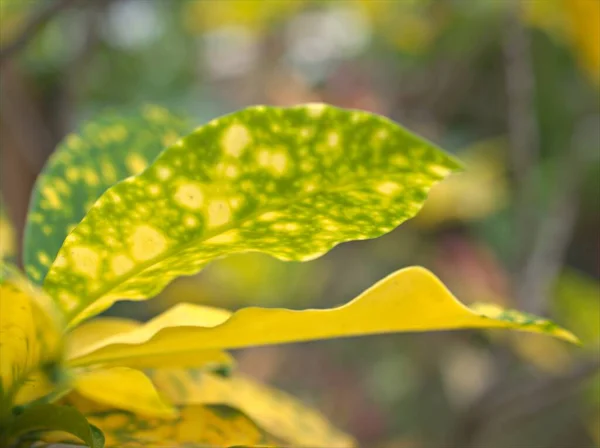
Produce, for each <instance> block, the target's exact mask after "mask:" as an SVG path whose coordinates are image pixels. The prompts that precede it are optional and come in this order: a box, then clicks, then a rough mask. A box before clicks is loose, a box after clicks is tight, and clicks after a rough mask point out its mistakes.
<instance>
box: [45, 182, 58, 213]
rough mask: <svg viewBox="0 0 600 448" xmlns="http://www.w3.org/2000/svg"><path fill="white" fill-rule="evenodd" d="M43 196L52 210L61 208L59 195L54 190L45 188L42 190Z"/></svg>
mask: <svg viewBox="0 0 600 448" xmlns="http://www.w3.org/2000/svg"><path fill="white" fill-rule="evenodd" d="M42 195H43V196H44V198H46V200H47V201H48V205H50V207H52V208H59V207H60V204H61V201H60V198H59V197H58V193H56V191H55V190H54V188H52V187H49V186H45V187H43V188H42Z"/></svg>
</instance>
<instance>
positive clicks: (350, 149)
mask: <svg viewBox="0 0 600 448" xmlns="http://www.w3.org/2000/svg"><path fill="white" fill-rule="evenodd" d="M458 167H459V164H458V163H457V162H456V161H455V160H453V159H452V158H451V157H450V156H448V155H447V154H445V153H444V152H443V151H441V150H439V149H438V148H436V147H435V146H434V145H432V144H430V143H429V142H427V141H425V140H423V139H422V138H419V137H417V136H415V135H413V134H411V133H410V132H408V131H406V130H405V129H403V128H401V127H400V126H398V125H397V124H395V123H393V122H391V121H389V120H387V119H385V118H383V117H380V116H377V115H373V114H370V113H367V112H362V111H348V110H342V109H337V108H334V107H331V106H327V105H324V104H310V105H304V106H297V107H292V108H275V107H265V106H258V107H251V108H248V109H245V110H242V111H239V112H236V113H234V114H231V115H227V116H224V117H221V118H218V119H216V120H213V121H212V122H210V123H208V124H207V125H205V126H202V127H200V128H198V129H197V130H196V131H194V132H193V133H192V134H190V135H188V136H187V137H185V138H183V139H182V140H179V141H178V142H177V143H176V144H174V145H173V146H171V147H169V148H167V149H166V150H165V151H163V152H162V153H161V155H160V156H159V157H158V158H157V159H156V160H155V161H154V163H152V164H151V165H150V166H149V167H148V169H146V170H145V171H144V172H143V173H141V174H139V175H137V176H135V177H131V178H129V179H126V180H125V181H123V182H121V183H119V184H117V185H115V186H114V187H112V188H110V189H109V190H108V191H107V192H106V193H105V194H103V195H102V196H101V197H100V199H99V200H98V201H97V202H96V204H95V205H94V206H93V207H92V208H91V209H90V211H89V213H88V214H87V215H86V217H85V218H84V219H83V221H82V222H81V223H80V224H79V225H78V226H77V227H76V228H75V229H74V230H73V232H72V233H71V234H69V236H68V237H67V238H66V240H65V243H64V245H63V247H62V248H61V250H60V251H59V254H58V256H57V258H56V260H55V261H54V263H53V265H52V267H51V268H50V270H49V272H48V275H47V277H46V280H45V283H44V287H45V289H46V290H47V291H48V292H49V293H50V294H51V295H52V296H53V297H55V298H56V299H57V301H58V302H59V303H60V305H61V307H62V309H63V310H64V312H65V314H66V315H67V316H68V317H69V320H70V325H71V326H73V325H75V324H77V323H78V322H80V321H82V320H83V319H85V318H87V317H89V316H91V315H94V314H97V313H98V312H100V311H102V310H104V309H106V308H107V307H109V306H110V305H111V304H112V303H113V302H115V301H116V300H119V299H140V300H141V299H145V298H148V297H151V296H154V295H156V294H157V293H158V292H159V291H160V290H161V289H163V288H164V287H165V286H166V285H167V284H168V283H169V282H170V281H171V280H172V279H174V278H175V277H178V276H181V275H191V274H195V273H197V272H198V271H199V270H201V269H202V268H203V267H204V266H205V265H206V264H207V263H208V262H210V261H211V260H214V259H215V258H218V257H222V256H225V255H228V254H232V253H236V252H237V253H239V252H248V251H260V252H264V253H267V254H270V255H273V256H275V257H277V258H279V259H282V260H299V261H305V260H311V259H314V258H316V257H318V256H320V255H323V254H324V253H326V252H327V251H328V250H330V249H331V248H332V247H333V246H335V245H336V244H339V243H341V242H345V241H350V240H361V239H367V238H375V237H378V236H380V235H382V234H384V233H386V232H389V231H391V230H392V229H394V228H395V227H396V226H398V225H399V224H400V223H402V222H403V221H405V220H406V219H409V218H411V217H413V216H414V215H415V214H416V213H417V211H418V210H419V209H420V208H421V206H422V205H423V202H424V201H425V199H426V197H427V193H428V191H429V189H430V188H431V187H432V185H434V184H435V183H436V182H438V181H440V180H441V179H443V178H444V177H446V176H447V175H448V174H450V173H451V172H452V171H453V170H456V169H458Z"/></svg>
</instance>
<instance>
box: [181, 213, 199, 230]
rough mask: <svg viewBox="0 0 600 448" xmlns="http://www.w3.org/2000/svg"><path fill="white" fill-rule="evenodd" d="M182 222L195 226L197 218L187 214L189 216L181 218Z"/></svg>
mask: <svg viewBox="0 0 600 448" xmlns="http://www.w3.org/2000/svg"><path fill="white" fill-rule="evenodd" d="M183 223H184V224H185V226H186V227H197V226H198V219H196V217H195V216H192V215H189V216H186V217H185V219H184V220H183Z"/></svg>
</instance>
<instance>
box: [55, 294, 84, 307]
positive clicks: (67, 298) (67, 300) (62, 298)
mask: <svg viewBox="0 0 600 448" xmlns="http://www.w3.org/2000/svg"><path fill="white" fill-rule="evenodd" d="M58 303H59V304H60V306H61V308H62V309H63V310H65V311H71V310H74V309H75V308H77V305H79V300H77V298H76V297H74V296H72V295H71V294H69V293H68V292H64V291H63V292H61V293H60V294H59V295H58Z"/></svg>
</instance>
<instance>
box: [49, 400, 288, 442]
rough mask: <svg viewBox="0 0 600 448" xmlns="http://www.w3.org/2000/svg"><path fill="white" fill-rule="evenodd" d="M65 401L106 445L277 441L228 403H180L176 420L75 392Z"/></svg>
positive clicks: (56, 439)
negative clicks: (146, 414)
mask: <svg viewBox="0 0 600 448" xmlns="http://www.w3.org/2000/svg"><path fill="white" fill-rule="evenodd" d="M66 401H67V402H69V403H70V404H72V405H74V406H76V407H77V408H78V409H81V410H82V411H83V412H84V413H85V415H86V417H87V418H88V420H89V421H90V423H92V424H94V425H95V426H97V427H98V428H100V429H101V430H102V431H103V432H104V435H105V437H106V447H107V448H129V447H143V448H164V447H166V446H168V447H173V448H178V447H186V448H192V447H198V446H206V447H217V446H218V447H228V446H233V445H249V446H264V445H267V446H274V443H275V442H276V440H274V439H273V438H272V437H270V436H269V435H268V434H266V433H265V432H264V431H263V430H262V429H260V428H259V427H258V426H257V425H256V423H255V422H253V421H252V420H251V419H250V418H248V417H247V416H246V415H244V414H242V413H241V412H240V411H238V410H235V409H233V408H231V407H229V406H220V405H219V406H211V405H186V406H181V407H180V408H179V416H178V417H177V418H176V419H175V420H164V419H148V418H144V417H140V416H137V415H135V414H132V413H129V412H125V411H117V410H114V409H109V408H106V407H105V406H102V405H98V404H97V403H94V402H91V401H89V400H86V399H84V398H82V397H81V396H79V395H77V394H75V393H73V394H71V395H69V397H67V400H66ZM54 440H55V441H58V440H60V438H54Z"/></svg>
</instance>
